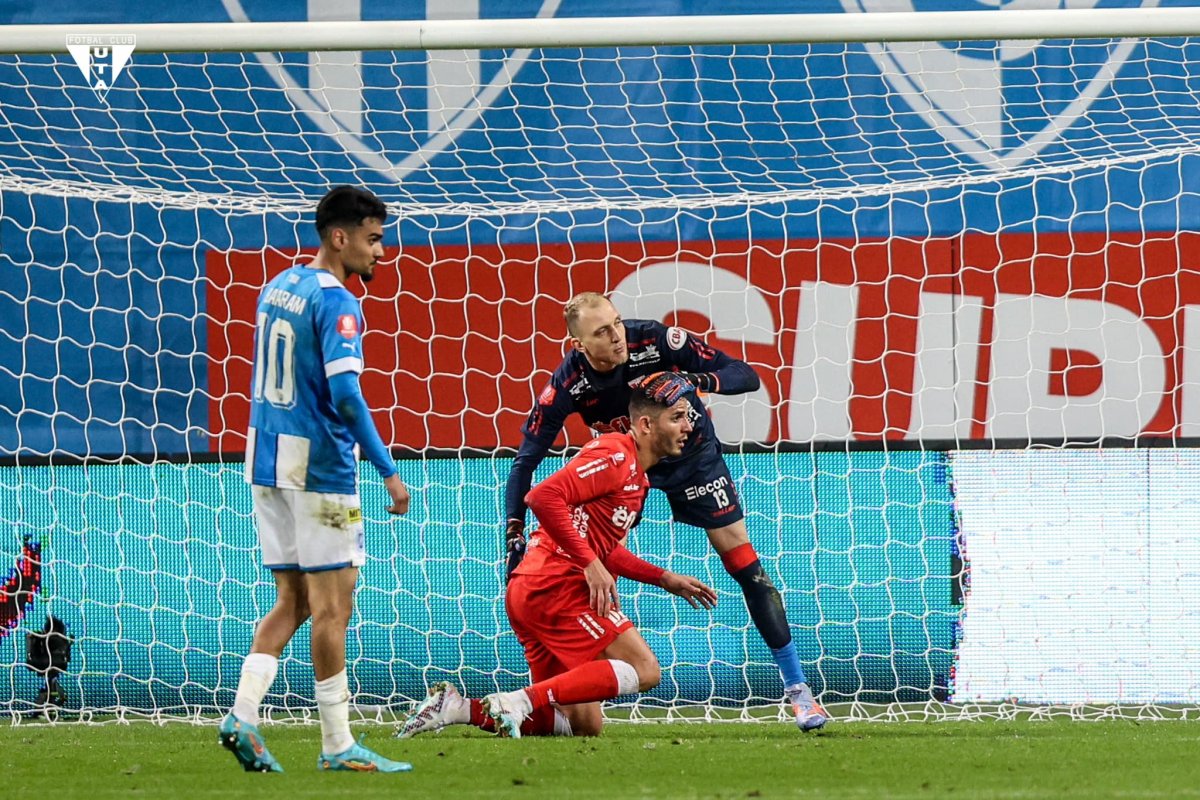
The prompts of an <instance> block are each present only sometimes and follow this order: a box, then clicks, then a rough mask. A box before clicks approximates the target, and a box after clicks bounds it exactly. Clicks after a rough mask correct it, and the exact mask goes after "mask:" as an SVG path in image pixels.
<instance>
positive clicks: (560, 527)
mask: <svg viewBox="0 0 1200 800" xmlns="http://www.w3.org/2000/svg"><path fill="white" fill-rule="evenodd" d="M631 386H632V388H633V392H632V393H631V396H630V403H629V418H630V420H631V426H630V428H631V430H630V432H629V433H609V434H605V435H603V436H600V437H598V438H596V439H593V440H592V441H591V442H589V443H588V444H587V445H585V446H584V447H583V449H582V450H580V452H579V454H578V455H577V456H575V458H573V459H571V461H570V462H569V463H567V465H566V466H564V467H563V468H562V469H560V470H559V471H558V472H556V473H554V475H552V476H551V477H549V478H547V479H546V480H545V481H543V482H542V483H540V484H539V485H538V486H536V487H535V488H534V489H533V490H531V491H530V492H529V494H528V496H527V497H526V502H527V503H528V504H529V507H530V508H531V509H533V512H534V514H535V515H536V516H537V519H538V521H539V522H540V523H541V529H540V530H539V531H537V533H536V534H535V535H534V536H533V537H531V539H530V541H529V549H528V552H527V555H526V556H525V559H524V561H523V562H522V563H521V565H520V566H519V567H518V568H517V570H516V572H515V573H514V575H513V578H512V580H511V581H510V582H509V584H508V597H507V602H506V605H507V609H508V618H509V621H510V622H511V623H512V628H513V631H514V632H515V633H516V634H517V639H518V640H519V641H520V642H521V644H522V645H523V646H524V648H525V657H526V659H527V660H528V661H529V668H530V672H531V673H532V675H533V684H532V685H531V686H528V687H526V688H524V689H520V690H518V691H515V692H497V693H495V694H490V695H488V696H487V697H484V698H483V699H482V700H472V699H467V698H465V697H462V696H461V695H460V694H459V693H458V691H457V690H456V689H455V688H454V687H453V686H451V685H450V684H448V683H440V684H437V685H435V686H434V687H432V688H431V689H430V691H429V697H427V698H426V699H425V701H424V702H422V703H421V704H420V705H419V706H417V708H416V709H415V710H414V711H413V713H412V714H411V715H410V716H409V717H408V718H407V719H406V720H405V721H404V723H403V724H402V725H401V726H400V727H399V729H398V730H397V735H398V736H400V737H402V738H407V737H409V736H415V735H416V734H418V733H425V732H427V731H433V730H438V729H440V728H443V727H445V726H447V725H456V724H462V725H467V724H470V725H475V726H477V727H480V728H483V729H484V730H489V731H495V732H496V733H498V734H499V735H501V736H508V737H512V738H519V737H520V736H522V735H526V736H571V735H590V736H594V735H596V734H598V733H600V729H601V726H602V724H603V718H602V716H601V711H600V703H601V702H603V701H605V700H611V699H612V698H614V697H617V696H619V695H623V694H631V693H633V692H644V691H648V690H650V689H652V688H654V687H655V686H657V685H658V682H659V678H660V671H659V666H658V660H657V659H656V658H655V656H654V653H653V652H651V650H650V647H649V646H648V645H647V644H646V640H645V639H643V638H642V637H641V634H639V633H638V632H637V630H635V629H634V627H633V623H632V622H630V620H629V618H628V617H626V616H625V615H624V614H622V613H621V610H620V603H619V600H618V598H617V596H616V581H615V579H614V578H613V574H616V575H620V576H624V577H627V578H630V579H632V580H635V581H640V582H642V583H648V584H653V585H655V586H661V587H662V588H664V589H666V590H667V591H668V592H671V593H672V594H677V595H679V596H680V597H683V598H685V599H686V600H687V601H688V602H690V603H691V604H692V605H693V606H695V607H696V608H700V607H704V608H712V606H713V605H714V604H715V603H716V601H717V596H716V593H715V592H714V591H713V590H712V589H711V588H709V587H708V586H705V585H704V584H703V583H701V582H700V581H698V580H696V579H695V578H691V577H688V576H685V575H677V574H675V573H673V572H667V571H665V570H663V569H660V568H659V567H656V566H654V565H653V564H649V563H647V562H646V561H643V560H642V559H640V558H638V557H637V556H635V555H634V554H633V553H631V552H629V550H628V549H626V548H625V545H624V542H625V538H626V536H627V535H628V532H629V529H630V528H631V527H633V524H634V522H635V521H636V520H637V518H638V514H639V513H640V512H641V510H642V503H643V501H644V500H645V497H646V490H647V488H649V481H648V479H647V478H646V470H647V469H649V468H650V467H652V466H654V465H655V464H656V463H658V461H659V460H660V459H662V458H664V457H666V456H673V455H678V454H679V453H680V451H681V450H682V449H683V444H684V442H685V441H686V440H687V436H688V433H690V432H691V430H692V425H691V422H689V420H688V411H689V409H690V407H691V406H690V404H689V403H688V401H687V399H686V395H687V393H689V392H691V391H694V389H693V387H692V385H691V384H690V383H688V382H687V380H685V379H684V378H682V377H680V376H678V375H675V374H672V373H663V374H659V375H654V376H648V377H645V378H639V379H638V380H636V381H634V382H633V383H632V384H631Z"/></svg>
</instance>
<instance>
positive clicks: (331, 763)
mask: <svg viewBox="0 0 1200 800" xmlns="http://www.w3.org/2000/svg"><path fill="white" fill-rule="evenodd" d="M316 217H317V218H316V225H317V231H318V232H319V234H320V236H321V247H320V250H318V252H317V255H316V258H314V259H313V261H312V263H310V264H306V265H303V266H294V267H291V268H290V269H287V270H284V271H283V272H282V273H281V274H280V275H279V276H278V277H276V278H275V279H273V280H272V281H271V282H270V283H268V284H267V286H266V288H264V289H263V291H262V294H261V295H260V296H259V299H258V311H257V318H256V324H255V335H254V339H255V347H254V384H253V387H252V390H251V392H252V396H251V407H250V429H249V431H248V432H247V442H246V479H247V480H248V482H249V483H250V484H251V490H252V492H253V498H254V517H255V522H256V524H257V528H258V539H259V544H260V546H261V549H262V557H263V563H264V565H265V566H266V568H267V569H269V570H271V574H272V575H273V576H274V578H275V589H276V596H275V605H274V607H272V608H271V610H270V611H269V612H268V613H267V615H266V616H265V617H263V618H262V620H260V621H259V624H258V628H257V629H256V630H255V632H254V642H253V644H252V645H251V647H250V655H248V656H247V657H246V660H245V661H244V662H243V663H242V671H241V678H240V681H239V683H238V688H237V696H236V698H235V701H234V705H233V709H232V711H231V712H230V713H229V715H228V716H226V717H225V718H224V719H223V720H222V721H221V724H220V736H219V739H220V742H221V744H222V745H224V746H225V747H226V748H228V749H229V750H230V751H231V752H232V753H233V754H234V756H235V757H236V758H237V760H238V763H240V764H241V765H242V766H243V767H244V768H245V769H246V770H247V771H258V772H282V771H283V767H282V766H280V764H279V762H278V761H277V760H276V759H275V758H274V757H273V756H272V755H271V753H270V751H269V750H267V748H266V745H265V744H264V742H263V737H262V735H261V734H260V733H259V730H258V723H259V707H260V706H261V705H262V701H263V697H264V696H265V695H266V693H267V690H268V689H269V688H270V686H271V683H272V682H273V681H274V680H275V674H276V672H277V671H278V668H279V655H280V653H282V652H283V648H284V647H285V646H286V645H287V643H288V642H289V641H291V639H292V636H294V635H295V633H296V631H297V629H299V627H300V626H301V625H303V624H304V623H305V621H307V620H308V619H309V618H310V617H311V618H312V660H313V672H314V677H315V679H316V692H315V694H316V702H317V708H318V709H319V710H320V717H321V739H322V748H321V755H320V756H319V757H318V759H317V767H318V768H320V769H322V770H353V771H357V772H404V771H407V770H409V769H412V767H411V766H410V765H409V764H405V763H403V762H399V761H390V760H388V759H386V758H384V757H383V756H381V755H379V754H378V753H375V752H372V751H371V750H368V749H367V748H366V747H364V746H363V745H362V744H361V743H356V742H355V741H354V737H353V736H351V735H350V690H349V685H348V682H347V678H346V628H347V626H348V624H349V621H350V614H351V611H352V609H353V605H354V584H355V582H356V581H357V579H358V569H359V567H361V566H362V565H363V564H364V563H365V561H366V548H365V543H364V537H363V523H362V510H361V508H360V503H359V499H358V477H357V476H358V456H357V453H356V452H355V446H356V445H357V446H358V447H360V448H362V452H363V453H364V454H366V456H367V458H368V459H369V460H370V461H371V463H372V464H373V465H374V466H375V468H376V469H377V470H378V471H379V475H380V477H381V478H382V479H383V485H384V488H385V489H387V492H388V495H389V496H390V497H391V501H392V502H391V506H390V507H389V508H388V509H387V510H388V512H389V513H391V514H404V513H406V512H407V511H408V504H409V495H408V489H407V488H406V487H405V485H404V482H403V481H402V480H400V476H399V474H397V471H396V465H395V463H394V462H393V461H392V457H391V454H390V453H389V452H388V449H387V447H385V446H384V443H383V440H382V439H381V438H380V436H379V432H378V431H377V430H376V429H375V424H374V422H372V420H371V412H370V410H369V409H368V408H367V404H366V401H365V400H364V399H363V395H362V390H361V389H360V387H359V379H358V376H359V374H360V373H361V372H362V370H363V353H362V333H363V318H362V310H361V308H360V307H359V303H358V300H357V299H355V297H354V295H352V294H351V293H350V292H349V291H347V289H346V287H345V283H346V280H347V279H348V278H349V277H350V276H352V275H357V276H359V278H361V279H362V280H363V281H369V280H371V277H372V276H373V275H374V273H375V264H376V263H377V262H378V261H379V259H380V258H381V257H382V256H383V244H382V240H383V223H384V221H386V220H387V208H386V207H385V206H384V204H383V203H382V202H380V200H379V198H377V197H376V196H375V195H374V194H372V193H370V192H368V191H365V190H363V189H357V188H354V187H350V186H340V187H338V188H336V189H333V190H332V191H330V192H329V193H328V194H326V195H325V197H323V198H322V199H321V201H320V203H319V204H318V205H317V214H316Z"/></svg>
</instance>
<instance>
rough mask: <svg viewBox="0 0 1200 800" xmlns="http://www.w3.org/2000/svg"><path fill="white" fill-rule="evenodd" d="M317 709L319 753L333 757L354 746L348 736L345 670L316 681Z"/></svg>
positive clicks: (348, 686)
mask: <svg viewBox="0 0 1200 800" xmlns="http://www.w3.org/2000/svg"><path fill="white" fill-rule="evenodd" d="M315 694H316V696H317V708H318V709H320V711H321V753H322V754H324V755H327V756H335V755H337V754H338V753H344V752H346V751H347V750H349V749H350V746H351V745H353V744H354V737H353V736H352V735H351V734H350V683H349V681H348V680H347V679H346V670H342V671H341V672H339V673H338V674H337V675H334V676H333V677H332V678H326V679H325V680H323V681H317V684H316V692H315Z"/></svg>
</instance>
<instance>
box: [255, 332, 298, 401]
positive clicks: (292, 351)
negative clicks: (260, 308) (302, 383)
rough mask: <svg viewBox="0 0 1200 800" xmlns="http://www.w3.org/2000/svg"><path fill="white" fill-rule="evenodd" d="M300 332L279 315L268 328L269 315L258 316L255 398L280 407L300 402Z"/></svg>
mask: <svg viewBox="0 0 1200 800" xmlns="http://www.w3.org/2000/svg"><path fill="white" fill-rule="evenodd" d="M295 355H296V331H295V329H294V328H293V327H292V323H290V322H288V321H287V320H286V319H283V318H282V317H277V318H276V319H275V320H273V321H272V322H271V324H270V326H269V327H268V325H267V315H266V314H265V313H260V314H259V315H258V351H257V352H256V353H255V354H254V399H255V400H266V401H267V402H268V403H270V404H271V405H273V406H276V407H277V408H291V407H292V406H293V405H294V404H295V401H296V360H295Z"/></svg>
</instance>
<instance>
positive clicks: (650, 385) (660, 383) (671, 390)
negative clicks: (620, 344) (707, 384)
mask: <svg viewBox="0 0 1200 800" xmlns="http://www.w3.org/2000/svg"><path fill="white" fill-rule="evenodd" d="M629 388H630V389H633V390H634V391H637V392H642V393H643V394H645V395H646V396H647V397H649V398H650V399H651V400H653V401H654V402H656V403H662V404H663V405H665V406H668V407H670V406H673V405H675V404H676V403H678V402H679V398H681V397H683V396H684V395H685V394H687V393H688V392H693V391H695V390H696V387H695V386H693V385H692V383H691V382H690V381H689V380H688V379H687V378H685V377H684V376H683V374H682V373H679V372H655V373H653V374H651V375H644V376H642V377H641V378H635V379H634V380H632V381H630V382H629Z"/></svg>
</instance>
